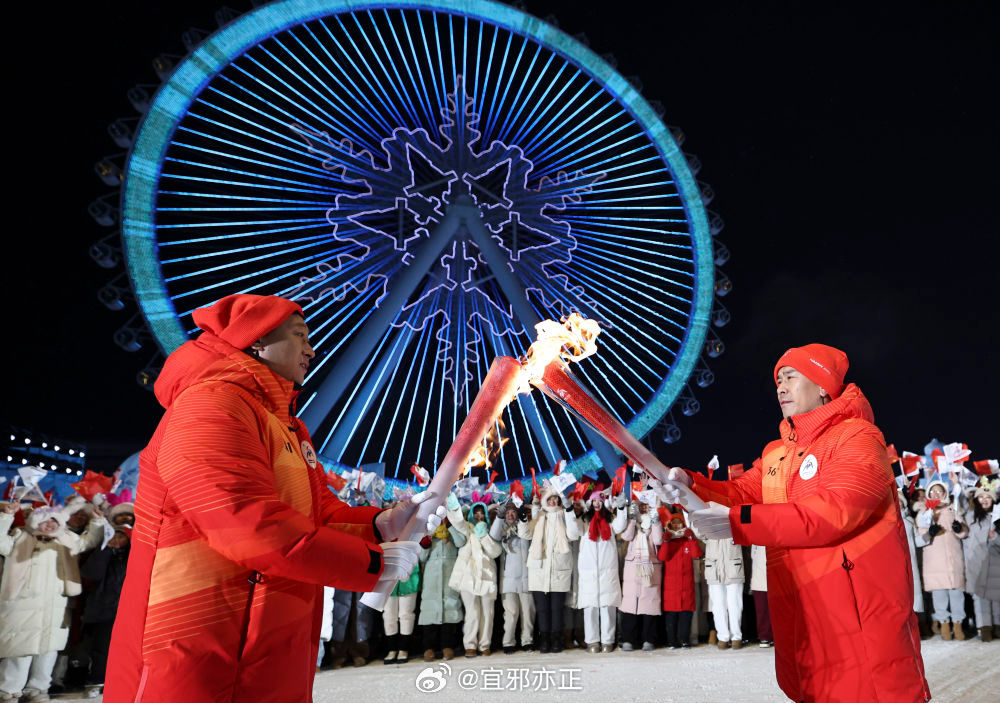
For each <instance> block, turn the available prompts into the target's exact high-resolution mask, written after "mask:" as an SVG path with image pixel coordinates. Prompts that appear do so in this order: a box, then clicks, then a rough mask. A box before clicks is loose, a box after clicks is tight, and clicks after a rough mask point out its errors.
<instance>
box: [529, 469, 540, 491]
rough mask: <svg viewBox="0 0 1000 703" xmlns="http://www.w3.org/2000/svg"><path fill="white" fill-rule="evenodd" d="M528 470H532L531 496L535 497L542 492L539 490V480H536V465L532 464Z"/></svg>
mask: <svg viewBox="0 0 1000 703" xmlns="http://www.w3.org/2000/svg"><path fill="white" fill-rule="evenodd" d="M528 470H529V471H531V497H532V499H535V498H538V497H539V496H541V495H542V494H541V493H540V492H539V491H538V482H537V481H536V480H535V467H534V466H531V467H529V468H528Z"/></svg>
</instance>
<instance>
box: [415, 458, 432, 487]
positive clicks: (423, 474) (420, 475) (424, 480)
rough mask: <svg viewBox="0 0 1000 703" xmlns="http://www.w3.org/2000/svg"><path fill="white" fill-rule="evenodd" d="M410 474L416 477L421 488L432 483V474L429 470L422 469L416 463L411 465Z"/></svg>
mask: <svg viewBox="0 0 1000 703" xmlns="http://www.w3.org/2000/svg"><path fill="white" fill-rule="evenodd" d="M410 473H411V474H413V475H414V476H415V477H416V479H417V485H419V486H426V485H427V484H428V483H429V482H430V474H429V473H427V469H424V468H421V467H420V466H419V465H418V464H416V463H413V464H411V465H410Z"/></svg>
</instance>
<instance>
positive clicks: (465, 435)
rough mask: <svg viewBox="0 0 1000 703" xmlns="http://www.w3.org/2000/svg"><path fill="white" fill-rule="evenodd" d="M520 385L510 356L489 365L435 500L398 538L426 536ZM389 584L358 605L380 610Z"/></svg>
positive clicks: (444, 463)
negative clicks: (435, 515) (430, 522)
mask: <svg viewBox="0 0 1000 703" xmlns="http://www.w3.org/2000/svg"><path fill="white" fill-rule="evenodd" d="M520 382H521V362H519V361H518V360H517V359H514V358H511V357H509V356H498V357H496V358H495V359H494V360H493V363H492V364H490V370H489V371H488V372H487V374H486V378H485V379H483V385H482V386H481V387H480V389H479V393H477V394H476V399H475V400H474V401H472V406H471V407H470V408H469V414H468V415H466V416H465V420H464V421H463V422H462V426H461V427H460V428H459V429H458V434H457V435H456V436H455V441H454V442H452V445H451V448H450V449H449V450H448V453H447V454H445V456H444V459H442V460H441V464H440V466H438V468H437V471H436V472H435V473H434V477H433V478H432V479H431V483H430V485H429V486H428V487H427V490H428V491H431V492H433V493H434V497H433V498H430V499H428V500H426V501H424V502H423V503H421V504H420V508H419V509H418V510H417V511H416V512H415V513H414V514H413V516H412V517H411V518H410V520H409V521H408V522H407V523H406V527H405V528H403V534H402V535H401V539H406V540H410V541H414V542H416V541H419V540H420V539H421V538H423V536H424V534H425V533H426V526H427V518H429V517H430V515H431V513H433V512H435V511H436V510H437V509H438V506H440V505H441V504H442V503H443V502H444V500H445V498H447V496H448V494H449V493H451V489H452V487H453V486H454V485H455V482H456V481H458V479H460V478H461V477H462V473H463V472H464V471H465V467H466V465H467V464H468V463H469V457H470V456H472V453H473V452H474V451H475V450H476V449H477V448H478V447H479V445H480V443H482V441H483V438H484V437H485V436H486V433H487V432H489V430H490V428H491V427H492V426H493V424H494V423H495V422H496V421H497V420H498V419H499V418H500V414H501V413H502V412H503V410H504V408H505V407H507V405H508V404H509V403H510V401H511V400H513V399H514V396H515V395H516V394H517V389H518V387H519V386H520ZM395 585H396V584H395V583H394V582H392V581H379V582H378V583H377V584H376V586H375V590H374V591H370V592H369V593H366V594H364V595H363V596H362V597H361V602H362V603H364V604H365V605H367V606H368V607H370V608H374V609H375V610H378V611H381V610H382V609H383V608H384V607H385V602H386V599H388V597H389V594H390V593H392V589H393V588H394V587H395Z"/></svg>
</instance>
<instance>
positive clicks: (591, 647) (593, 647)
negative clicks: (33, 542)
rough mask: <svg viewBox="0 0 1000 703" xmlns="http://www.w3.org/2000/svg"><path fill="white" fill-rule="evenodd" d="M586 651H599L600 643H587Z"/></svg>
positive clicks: (594, 652) (592, 652) (593, 652)
mask: <svg viewBox="0 0 1000 703" xmlns="http://www.w3.org/2000/svg"><path fill="white" fill-rule="evenodd" d="M587 651H588V652H590V653H591V654H597V653H598V652H600V651H601V645H599V644H597V642H594V643H593V644H588V645H587Z"/></svg>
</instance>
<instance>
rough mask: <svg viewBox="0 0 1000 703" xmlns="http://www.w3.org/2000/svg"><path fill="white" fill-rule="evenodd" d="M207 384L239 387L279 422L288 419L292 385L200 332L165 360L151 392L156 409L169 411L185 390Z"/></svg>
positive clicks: (242, 354)
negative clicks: (155, 401)
mask: <svg viewBox="0 0 1000 703" xmlns="http://www.w3.org/2000/svg"><path fill="white" fill-rule="evenodd" d="M209 381H217V382H224V383H232V384H235V385H237V386H240V387H241V388H243V389H244V390H246V391H248V392H249V393H251V394H253V395H254V396H256V397H257V398H259V399H260V400H261V402H262V403H263V404H264V406H265V407H267V408H268V409H269V410H270V411H271V412H273V413H275V414H276V415H277V416H278V417H280V418H282V420H284V421H290V419H291V417H292V414H293V413H292V408H291V404H292V402H293V401H294V400H295V396H296V395H297V394H296V392H295V384H294V383H292V382H291V381H289V380H288V379H286V378H282V377H281V376H279V375H278V374H276V373H275V372H274V371H272V370H271V369H270V368H268V367H267V366H266V365H265V364H263V363H261V362H260V361H257V360H256V359H254V358H253V357H252V356H250V355H248V354H246V353H244V352H243V351H242V350H240V349H237V348H236V347H234V346H233V345H231V344H229V343H227V342H225V341H223V340H222V339H219V338H218V337H216V336H215V335H214V334H212V333H211V332H202V333H201V335H200V336H199V337H198V339H195V340H192V341H190V342H185V343H184V344H182V345H181V346H179V347H178V348H177V350H176V351H174V353H172V354H171V355H170V356H168V357H167V360H166V362H165V363H164V364H163V370H162V371H160V375H159V376H158V377H157V379H156V384H155V385H154V386H153V391H154V393H155V394H156V399H157V400H158V401H159V402H160V405H162V406H163V407H164V408H169V407H170V406H171V405H172V404H173V403H174V401H175V400H177V397H178V396H179V395H180V394H181V393H183V392H184V391H186V390H187V389H188V388H191V387H192V386H194V385H197V384H200V383H206V382H209Z"/></svg>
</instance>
